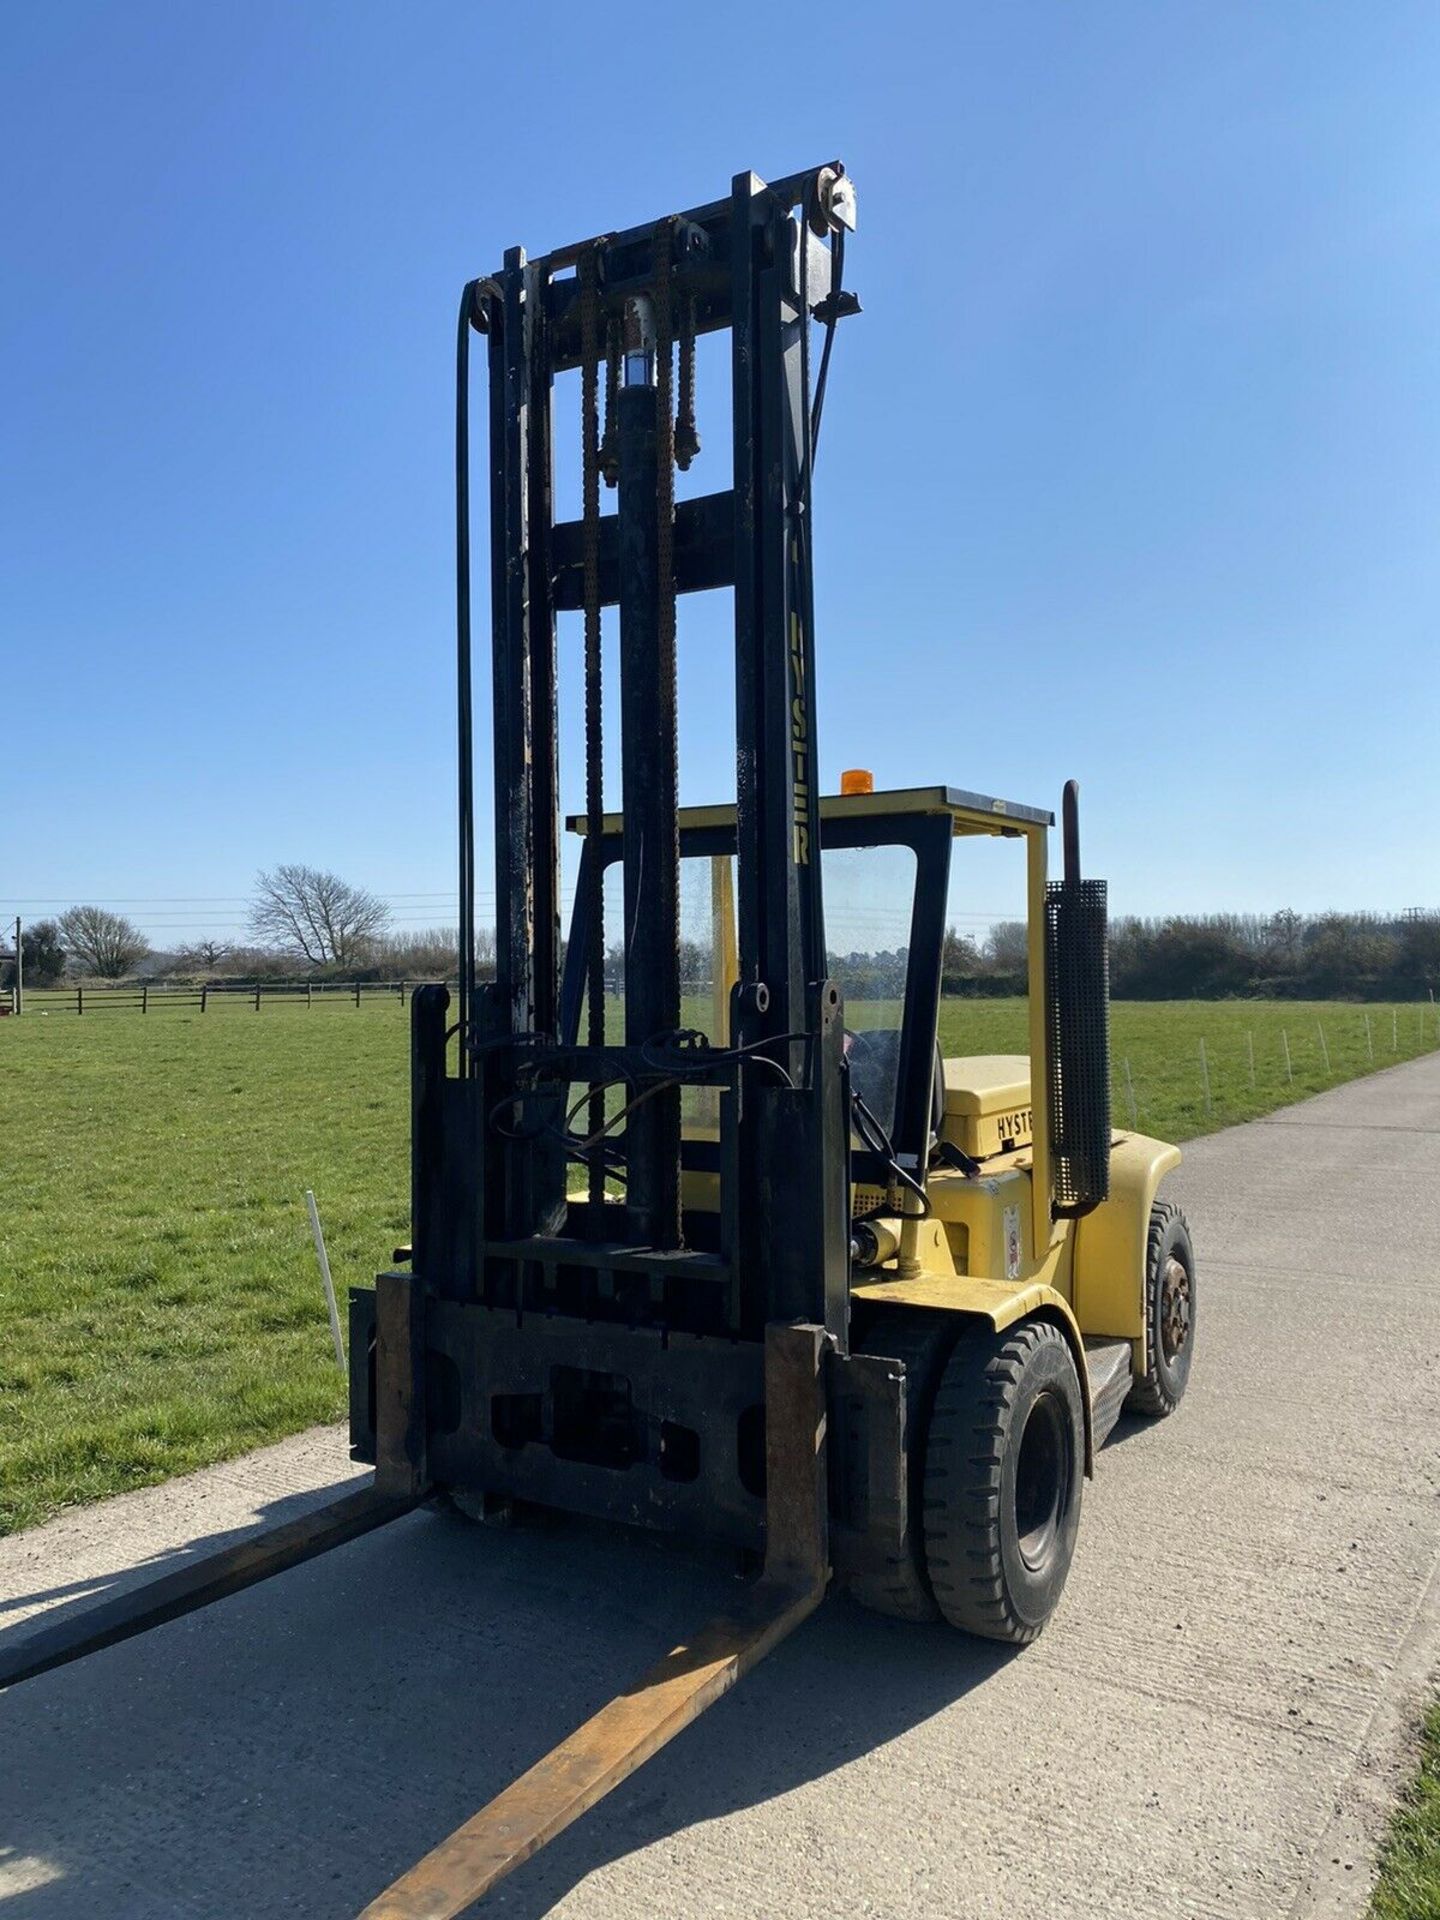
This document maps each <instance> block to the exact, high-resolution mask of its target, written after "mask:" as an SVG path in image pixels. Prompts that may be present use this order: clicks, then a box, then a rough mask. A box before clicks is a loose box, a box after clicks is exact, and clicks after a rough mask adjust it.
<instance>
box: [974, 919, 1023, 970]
mask: <svg viewBox="0 0 1440 1920" xmlns="http://www.w3.org/2000/svg"><path fill="white" fill-rule="evenodd" d="M985 957H986V959H988V960H989V962H990V965H991V966H992V968H993V969H994V970H995V972H996V973H1024V971H1025V969H1026V966H1027V964H1028V962H1029V957H1030V933H1029V929H1028V928H1027V927H1026V925H1025V922H1024V921H1023V920H997V921H996V922H995V924H994V926H993V927H991V929H990V937H989V939H988V940H987V941H986V942H985Z"/></svg>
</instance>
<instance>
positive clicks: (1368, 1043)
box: [1365, 1008, 1375, 1067]
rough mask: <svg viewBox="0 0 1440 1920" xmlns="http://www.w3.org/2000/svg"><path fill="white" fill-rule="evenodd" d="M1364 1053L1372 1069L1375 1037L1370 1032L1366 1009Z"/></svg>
mask: <svg viewBox="0 0 1440 1920" xmlns="http://www.w3.org/2000/svg"><path fill="white" fill-rule="evenodd" d="M1365 1052H1366V1054H1367V1056H1368V1057H1369V1061H1370V1064H1371V1066H1372V1067H1373V1066H1374V1064H1375V1036H1374V1035H1373V1034H1372V1033H1371V1031H1370V1011H1369V1009H1368V1008H1367V1009H1366V1011H1365Z"/></svg>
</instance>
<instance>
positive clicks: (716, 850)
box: [560, 787, 1054, 1244]
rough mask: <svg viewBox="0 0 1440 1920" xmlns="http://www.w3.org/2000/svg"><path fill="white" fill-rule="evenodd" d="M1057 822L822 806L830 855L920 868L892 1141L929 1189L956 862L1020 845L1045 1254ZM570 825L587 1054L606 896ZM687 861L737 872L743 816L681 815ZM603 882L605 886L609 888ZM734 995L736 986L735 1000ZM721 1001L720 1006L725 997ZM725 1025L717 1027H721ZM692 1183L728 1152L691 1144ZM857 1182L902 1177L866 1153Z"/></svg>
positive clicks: (983, 810)
mask: <svg viewBox="0 0 1440 1920" xmlns="http://www.w3.org/2000/svg"><path fill="white" fill-rule="evenodd" d="M1053 824H1054V815H1053V814H1052V813H1050V812H1049V811H1047V810H1045V809H1043V808H1039V807H1031V806H1025V805H1022V804H1020V803H1018V802H1015V801H1007V800H1001V799H997V798H995V797H993V796H991V795H988V794H978V793H969V792H965V791H963V790H961V789H958V788H954V787H908V788H899V789H892V790H889V791H883V792H866V793H847V794H830V795H825V796H823V797H822V798H821V800H820V838H821V848H822V851H823V852H826V853H829V852H838V851H841V850H843V849H861V848H867V847H875V848H884V847H897V848H901V847H903V848H907V849H909V851H910V852H911V853H913V855H914V857H915V878H914V893H913V898H912V900H911V903H910V916H909V927H908V935H907V946H908V953H907V956H906V964H905V977H904V988H903V1014H902V1024H901V1027H900V1032H899V1057H898V1063H897V1070H896V1074H895V1084H894V1103H893V1113H892V1116H891V1124H890V1126H889V1129H888V1131H889V1136H890V1140H891V1144H892V1145H893V1146H894V1149H895V1155H896V1159H897V1160H898V1162H899V1163H900V1165H901V1166H902V1167H904V1168H905V1169H906V1170H907V1171H908V1172H910V1173H912V1174H913V1177H914V1178H916V1179H917V1180H918V1181H920V1182H921V1183H922V1184H923V1182H924V1179H925V1174H926V1169H927V1165H928V1161H929V1157H930V1150H931V1147H932V1144H933V1142H934V1138H935V1129H934V1126H933V1124H932V1123H933V1102H934V1097H935V1077H936V1055H937V1033H938V1023H939V1011H940V988H941V959H942V950H943V945H944V939H945V929H946V923H947V918H948V913H947V909H948V902H949V883H950V857H951V849H952V847H953V845H954V842H955V841H956V840H957V839H966V838H980V837H986V836H988V837H992V838H1000V839H1021V840H1023V841H1024V842H1025V845H1026V860H1027V907H1028V911H1027V934H1028V963H1029V977H1030V1072H1031V1103H1032V1107H1033V1109H1034V1120H1035V1125H1034V1149H1033V1161H1032V1164H1033V1167H1034V1174H1035V1178H1034V1183H1033V1190H1034V1195H1035V1232H1036V1238H1037V1243H1038V1244H1044V1243H1045V1242H1047V1241H1048V1239H1049V1235H1050V1228H1051V1213H1050V1190H1049V1177H1048V1165H1047V1155H1046V1141H1047V1126H1046V1112H1045V1103H1046V1087H1047V1073H1046V1045H1047V1038H1046V1030H1045V1018H1044V1006H1045V992H1044V979H1045V912H1044V903H1045V882H1046V846H1047V834H1048V830H1049V828H1050V827H1051V826H1052V825H1053ZM566 825H567V827H568V828H569V830H570V831H571V832H572V833H575V834H578V835H579V836H580V837H581V839H582V840H583V841H584V843H585V844H584V846H583V849H582V852H581V870H580V875H579V880H578V883H577V886H576V890H575V907H574V912H573V915H572V919H571V924H570V929H569V937H568V942H567V947H566V959H565V967H564V971H563V975H562V980H561V992H560V1038H561V1043H562V1045H566V1046H574V1045H576V1044H577V1043H578V1041H579V1038H580V1035H581V1030H582V1022H583V1017H584V999H585V985H586V982H585V958H584V956H585V954H586V952H587V950H588V936H589V915H590V910H591V907H590V903H591V902H592V900H594V899H595V898H596V896H597V892H598V891H599V889H597V888H596V886H595V883H594V874H593V869H594V862H595V859H596V853H595V846H596V843H595V842H594V841H593V840H592V839H591V837H590V836H589V835H588V834H587V831H586V821H585V818H584V816H583V815H572V816H570V817H569V818H568V819H567V821H566ZM679 836H680V858H681V861H682V864H683V862H684V861H686V860H687V859H688V860H702V859H703V860H710V861H720V860H726V859H727V857H728V856H733V855H734V853H735V849H736V828H735V808H734V806H733V805H730V806H704V807H682V808H681V809H680V810H679ZM598 844H599V847H600V854H599V858H600V862H601V866H602V868H603V869H604V870H605V872H608V871H609V870H610V869H612V868H616V867H618V865H619V862H620V861H621V858H622V851H623V819H622V816H621V815H620V814H618V813H609V814H606V815H605V817H604V832H603V836H602V838H601V840H600V842H599V843H598ZM603 880H604V874H603V873H602V876H601V884H602V886H603ZM728 985H729V983H728V982H727V983H726V986H727V989H728ZM717 998H718V996H717ZM716 1024H718V1021H717V1022H716ZM710 1038H711V1040H712V1043H713V1044H714V1045H716V1046H721V1047H723V1046H725V1045H726V1044H727V1043H728V1034H727V1033H726V1032H724V1031H721V1032H718V1033H715V1034H712V1035H711V1036H710ZM681 1155H682V1165H683V1167H684V1170H685V1171H686V1173H692V1174H693V1173H709V1174H718V1173H719V1171H720V1147H719V1144H718V1142H717V1141H713V1140H710V1139H706V1138H697V1137H694V1134H693V1132H687V1134H686V1135H685V1137H683V1138H682V1142H681ZM850 1178H851V1181H852V1184H853V1185H855V1186H867V1187H874V1186H880V1187H885V1186H887V1185H888V1184H890V1182H891V1180H892V1175H891V1173H890V1172H889V1170H888V1169H887V1167H886V1165H885V1163H884V1161H883V1160H882V1158H881V1157H880V1156H879V1155H878V1154H877V1153H875V1152H873V1151H872V1150H871V1149H869V1148H867V1147H866V1146H865V1145H864V1144H863V1143H860V1142H856V1143H854V1144H853V1145H852V1152H851V1164H850Z"/></svg>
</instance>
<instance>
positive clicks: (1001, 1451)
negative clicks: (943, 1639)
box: [925, 1320, 1085, 1646]
mask: <svg viewBox="0 0 1440 1920" xmlns="http://www.w3.org/2000/svg"><path fill="white" fill-rule="evenodd" d="M1084 1469H1085V1413H1084V1408H1083V1406H1082V1404H1081V1398H1080V1380H1079V1376H1078V1375H1077V1373H1076V1371H1075V1362H1074V1360H1073V1358H1072V1357H1071V1353H1070V1346H1069V1343H1068V1341H1067V1340H1066V1338H1065V1336H1064V1334H1063V1333H1062V1332H1061V1331H1060V1329H1059V1328H1058V1327H1057V1326H1055V1325H1053V1324H1052V1323H1051V1322H1050V1321H1048V1320H1022V1321H1021V1322H1020V1323H1019V1324H1018V1326H1014V1327H1011V1328H1010V1329H1009V1330H1008V1331H1007V1332H1005V1333H1003V1334H978V1335H973V1336H971V1337H968V1338H965V1339H962V1340H961V1342H960V1344H959V1345H958V1346H957V1347H956V1349H955V1351H954V1353H953V1354H952V1355H951V1357H950V1360H949V1363H948V1364H947V1366H946V1368H945V1372H944V1375H943V1377H942V1379H941V1382H940V1387H939V1390H938V1392H937V1393H936V1396H935V1404H934V1406H933V1407H932V1409H931V1413H930V1436H929V1441H928V1444H927V1446H926V1450H925V1562H926V1569H927V1572H928V1574H929V1578H930V1588H931V1592H932V1593H933V1594H934V1597H935V1601H936V1604H937V1605H938V1607H939V1609H940V1611H941V1613H942V1614H943V1615H944V1617H945V1619H947V1620H948V1621H949V1622H950V1624H951V1625H952V1626H955V1627H962V1628H964V1630H965V1631H966V1632H967V1633H978V1634H981V1635H983V1636H984V1638H986V1639H987V1640H1005V1641H1009V1642H1010V1643H1011V1644H1012V1645H1015V1646H1023V1645H1025V1644H1026V1643H1027V1642H1028V1641H1031V1640H1033V1639H1034V1638H1035V1636H1036V1634H1038V1633H1039V1631H1040V1629H1041V1628H1042V1627H1043V1626H1044V1625H1045V1622H1046V1621H1047V1620H1048V1619H1049V1618H1050V1615H1051V1614H1052V1613H1053V1612H1054V1610H1055V1607H1056V1604H1057V1603H1058V1601H1059V1599H1060V1594H1061V1591H1062V1589H1063V1588H1064V1585H1065V1576H1066V1574H1067V1573H1068V1572H1069V1571H1070V1561H1071V1559H1072V1557H1073V1555H1074V1552H1075V1536H1076V1532H1077V1530H1078V1528H1079V1525H1080V1489H1081V1485H1082V1482H1083V1478H1084Z"/></svg>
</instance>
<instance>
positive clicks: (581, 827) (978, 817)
mask: <svg viewBox="0 0 1440 1920" xmlns="http://www.w3.org/2000/svg"><path fill="white" fill-rule="evenodd" d="M896 813H904V814H916V813H948V814H949V815H950V817H951V819H952V820H953V821H954V823H955V832H956V833H957V834H966V833H1014V832H1016V831H1018V830H1022V829H1024V828H1032V829H1033V828H1035V827H1053V826H1054V824H1055V816H1054V814H1053V813H1049V812H1047V811H1046V809H1045V808H1043V807H1025V806H1021V804H1020V803H1019V801H1017V800H997V799H995V798H994V797H993V796H992V795H990V794H988V793H965V792H963V791H962V790H961V789H960V788H959V787H895V788H892V789H890V790H889V791H888V792H884V793H826V794H822V795H821V797H820V818H821V819H822V820H855V819H862V818H866V817H871V818H873V817H875V816H876V815H881V814H896ZM565 824H566V826H567V827H568V828H569V830H570V831H571V833H584V831H585V816H584V814H581V813H572V814H571V815H570V816H569V818H568V819H567V820H566V822H565ZM734 824H735V808H734V806H733V805H730V806H723V807H681V809H680V830H681V832H682V833H683V832H684V831H685V829H686V828H687V827H733V826H734ZM620 825H621V822H620V815H619V814H618V813H607V814H606V816H605V831H606V833H619V831H620Z"/></svg>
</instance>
